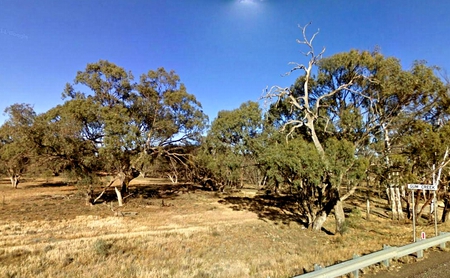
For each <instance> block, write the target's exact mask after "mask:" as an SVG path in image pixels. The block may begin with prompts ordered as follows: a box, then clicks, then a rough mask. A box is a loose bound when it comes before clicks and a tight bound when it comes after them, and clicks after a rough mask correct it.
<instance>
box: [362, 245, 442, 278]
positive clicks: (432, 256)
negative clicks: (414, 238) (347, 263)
mask: <svg viewBox="0 0 450 278" xmlns="http://www.w3.org/2000/svg"><path fill="white" fill-rule="evenodd" d="M427 253H428V254H427ZM362 277H364V278H445V277H450V252H444V251H429V252H427V251H425V258H424V259H423V260H421V261H418V262H416V263H412V264H404V265H402V266H400V267H398V268H395V269H394V270H390V271H387V270H386V271H380V272H378V273H376V274H368V275H364V276H362Z"/></svg>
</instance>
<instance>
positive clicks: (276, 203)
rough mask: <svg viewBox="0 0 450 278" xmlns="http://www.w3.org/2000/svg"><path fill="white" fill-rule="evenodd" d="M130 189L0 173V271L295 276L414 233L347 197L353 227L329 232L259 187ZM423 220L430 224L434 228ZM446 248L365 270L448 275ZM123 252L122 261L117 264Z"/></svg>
mask: <svg viewBox="0 0 450 278" xmlns="http://www.w3.org/2000/svg"><path fill="white" fill-rule="evenodd" d="M130 192H131V193H132V196H130V197H128V198H126V200H125V201H126V204H125V206H123V207H120V208H119V207H118V206H117V202H116V201H115V195H114V192H113V190H110V191H109V192H108V194H106V195H105V196H104V198H102V200H101V202H100V203H99V204H96V205H94V206H87V205H85V202H84V196H83V194H82V193H80V191H79V190H78V189H77V188H75V187H74V186H70V185H65V184H64V183H63V182H62V181H60V180H56V179H51V180H34V181H28V182H25V183H21V184H20V185H19V188H18V189H13V188H11V187H10V185H9V184H8V180H6V179H3V180H0V262H1V263H0V274H2V275H3V276H1V275H0V277H27V276H29V275H32V276H33V277H55V276H59V275H61V271H64V272H63V273H64V275H65V277H83V273H84V274H85V275H94V274H95V276H96V277H292V276H295V275H299V274H302V273H304V272H309V271H312V269H313V268H314V264H320V265H332V264H335V263H336V262H340V261H345V260H348V259H351V258H352V256H353V254H354V253H362V254H367V253H370V252H373V251H376V250H379V249H381V246H382V245H383V244H389V245H391V246H396V245H397V246H398V245H404V244H406V243H409V240H410V239H409V236H410V235H409V234H406V233H405V230H406V231H407V230H408V228H409V225H408V224H407V223H406V224H398V223H397V224H395V223H392V221H391V220H390V219H389V218H388V217H387V216H386V215H385V212H384V211H383V209H384V207H383V205H382V204H378V209H376V208H374V215H373V216H372V218H371V219H370V221H365V220H364V217H363V216H361V215H360V214H358V213H355V207H356V206H357V205H358V204H359V203H358V200H355V201H354V202H348V206H350V207H347V208H346V212H347V218H348V220H349V225H350V227H349V231H348V232H347V233H346V234H345V235H344V236H340V235H334V234H333V229H334V222H333V219H332V218H331V219H329V220H328V221H327V224H326V225H325V227H324V228H325V229H324V232H322V233H312V232H311V231H309V230H306V229H304V227H303V226H302V225H301V221H300V220H299V219H297V218H296V216H295V213H293V207H292V203H290V201H291V200H290V199H289V198H285V199H278V200H276V199H274V197H270V196H261V195H258V192H257V191H256V190H255V189H244V190H240V191H236V192H231V193H227V194H222V193H217V192H212V191H209V190H204V189H202V188H200V187H196V186H187V185H172V184H170V183H164V182H163V181H156V182H155V180H151V181H150V180H143V179H137V180H135V181H133V183H132V184H131V186H130ZM356 211H357V210H356ZM422 228H423V229H428V230H429V234H431V233H432V230H433V227H428V226H424V227H422ZM440 229H441V230H442V229H448V227H446V226H442V227H440ZM93 246H94V248H93ZM144 247H145V248H144ZM443 254H445V255H443ZM449 254H450V253H442V252H440V253H438V254H437V255H435V254H434V253H425V259H423V260H421V261H419V262H418V263H414V264H403V263H395V262H394V263H393V264H392V266H391V267H390V268H389V272H385V271H384V270H383V269H381V268H380V267H376V266H374V267H370V268H368V269H366V270H365V271H364V276H363V277H422V276H414V275H417V274H419V273H428V274H427V275H428V276H423V277H444V276H429V275H432V274H429V272H427V271H430V269H435V268H436V267H435V266H436V265H442V264H443V263H445V262H446V261H447V260H448V259H449V258H450V255H449ZM100 255H102V256H103V257H102V256H100ZM101 258H103V259H101ZM104 258H107V259H104ZM122 259H123V260H124V265H122V266H120V265H119V266H117V264H116V263H114V264H113V263H112V262H113V261H117V260H122ZM21 261H22V262H21ZM404 261H406V262H415V260H414V259H408V260H404ZM25 262H26V265H27V268H26V269H24V263H25ZM2 271H3V272H4V273H2ZM374 273H378V274H374ZM440 273H443V272H442V271H441V272H440ZM368 275H372V276H368ZM389 275H392V276H389ZM449 277H450V276H449Z"/></svg>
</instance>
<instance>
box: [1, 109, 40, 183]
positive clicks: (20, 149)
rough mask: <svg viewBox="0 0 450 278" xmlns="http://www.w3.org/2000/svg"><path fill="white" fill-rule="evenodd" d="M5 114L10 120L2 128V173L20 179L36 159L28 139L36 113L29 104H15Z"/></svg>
mask: <svg viewBox="0 0 450 278" xmlns="http://www.w3.org/2000/svg"><path fill="white" fill-rule="evenodd" d="M5 113H6V114H7V115H8V116H9V118H8V120H7V121H6V122H5V124H4V125H2V126H1V127H0V173H1V172H3V173H7V174H8V176H10V177H11V178H19V177H20V176H21V175H23V174H24V173H25V172H26V171H27V170H29V167H30V165H31V164H32V162H33V159H34V157H35V153H34V149H33V148H32V146H30V144H29V141H28V137H29V135H30V134H31V133H32V128H31V126H32V125H33V122H34V120H35V117H36V113H35V112H34V110H33V108H32V107H31V106H30V105H27V104H13V105H11V106H9V107H8V108H6V109H5Z"/></svg>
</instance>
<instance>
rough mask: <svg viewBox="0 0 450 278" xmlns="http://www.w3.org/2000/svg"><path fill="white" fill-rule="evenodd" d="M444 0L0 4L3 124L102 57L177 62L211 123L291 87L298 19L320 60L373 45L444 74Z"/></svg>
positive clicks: (447, 22)
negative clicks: (272, 90) (12, 112)
mask: <svg viewBox="0 0 450 278" xmlns="http://www.w3.org/2000/svg"><path fill="white" fill-rule="evenodd" d="M449 14H450V2H448V1H443V0H440V1H436V0H434V1H433V0H431V1H423V0H409V1H404V0H390V1H380V0H365V1H357V0H346V1H344V0H341V1H339V0H146V1H144V0H135V1H132V0H130V1H113V0H99V1H96V0H78V1H69V0H67V1H48V0H41V1H31V0H30V1H21V0H4V1H2V2H1V3H0V124H1V123H3V121H4V120H5V116H4V115H3V111H4V109H5V108H6V107H7V106H9V105H11V104H14V103H28V104H31V105H33V106H34V109H35V110H36V112H38V113H42V112H45V111H47V110H48V109H50V108H52V107H54V106H56V105H57V104H60V103H62V102H63V101H62V99H61V93H62V91H63V89H64V86H65V83H67V82H72V81H73V79H74V78H75V75H76V72H77V71H78V70H83V69H84V68H85V67H86V65H87V64H88V63H93V62H97V61H98V60H100V59H103V60H108V61H110V62H113V63H115V64H117V65H119V66H121V67H123V68H125V69H126V70H131V71H132V72H133V74H134V76H135V78H136V79H138V77H139V76H140V75H141V74H143V73H146V72H148V70H151V69H156V68H158V67H164V68H165V69H166V70H175V71H176V73H177V74H178V75H179V76H180V78H181V81H182V82H183V83H184V84H185V85H186V87H187V90H188V92H189V93H191V94H194V95H195V96H196V97H197V99H198V100H199V101H200V102H201V103H202V106H203V110H204V111H205V112H206V113H207V114H208V116H209V117H210V119H211V120H212V119H214V118H215V117H216V115H217V112H218V111H220V110H230V109H234V108H237V107H239V105H240V104H241V103H243V102H245V101H248V100H254V101H257V100H258V99H259V97H260V96H261V95H262V91H263V90H264V89H265V88H266V86H272V85H280V86H289V85H290V84H292V83H293V81H294V80H295V77H296V76H290V77H281V75H282V74H283V73H285V72H287V71H289V69H290V66H289V65H288V63H289V62H291V61H295V62H305V61H306V60H305V58H304V56H302V54H301V51H302V50H305V49H304V48H302V46H301V45H299V44H297V43H296V39H297V38H300V37H301V32H300V29H299V28H298V25H299V24H300V25H305V24H306V23H308V22H312V25H311V26H310V28H309V33H310V34H312V33H314V32H315V31H317V29H319V28H320V34H319V35H318V37H317V38H316V40H315V47H316V48H317V49H321V48H322V47H324V46H325V47H326V49H327V50H326V52H325V56H331V55H333V54H335V53H338V52H344V51H349V50H350V49H360V50H373V49H374V47H375V46H378V47H380V48H381V52H382V53H383V54H384V55H386V56H395V57H397V58H399V59H400V60H401V61H402V65H403V66H404V68H405V69H408V68H409V67H410V66H411V65H412V62H413V61H414V60H426V61H428V63H429V64H430V65H437V66H440V67H442V68H445V69H447V70H448V71H449V72H450V16H448V15H449Z"/></svg>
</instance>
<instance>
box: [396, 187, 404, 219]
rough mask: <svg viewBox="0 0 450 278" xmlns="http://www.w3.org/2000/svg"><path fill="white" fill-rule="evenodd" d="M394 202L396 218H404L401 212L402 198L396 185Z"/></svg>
mask: <svg viewBox="0 0 450 278" xmlns="http://www.w3.org/2000/svg"><path fill="white" fill-rule="evenodd" d="M395 202H396V207H395V209H396V214H397V217H398V220H403V219H405V215H404V214H403V207H402V198H401V195H400V190H399V188H398V186H396V187H395Z"/></svg>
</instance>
